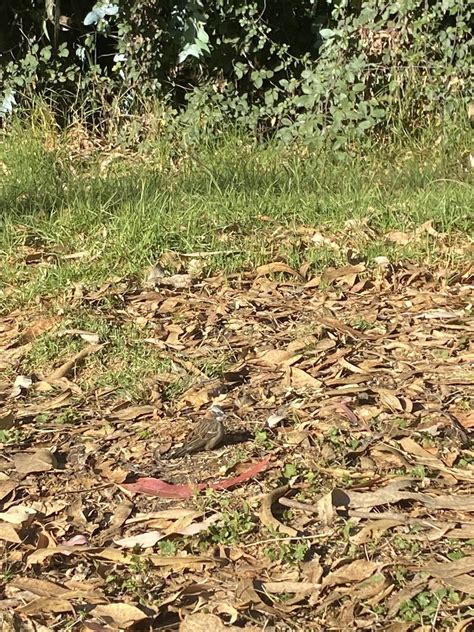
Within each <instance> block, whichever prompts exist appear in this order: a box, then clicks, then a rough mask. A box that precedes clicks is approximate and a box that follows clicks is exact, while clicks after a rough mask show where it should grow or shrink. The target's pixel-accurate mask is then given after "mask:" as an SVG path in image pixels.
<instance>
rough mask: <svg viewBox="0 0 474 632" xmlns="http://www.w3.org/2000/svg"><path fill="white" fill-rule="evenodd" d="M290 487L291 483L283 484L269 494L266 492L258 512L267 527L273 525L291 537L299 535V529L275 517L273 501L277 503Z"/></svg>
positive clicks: (272, 526)
mask: <svg viewBox="0 0 474 632" xmlns="http://www.w3.org/2000/svg"><path fill="white" fill-rule="evenodd" d="M289 488H290V487H289V485H283V487H278V488H277V489H274V490H273V491H271V492H270V493H269V494H265V496H264V497H263V500H262V506H261V508H260V511H259V512H258V515H259V518H260V520H261V521H262V523H263V524H264V525H265V526H266V527H271V528H273V529H275V530H276V531H279V532H281V533H285V534H286V535H288V536H290V537H294V536H296V535H298V531H296V529H293V528H291V527H289V526H288V525H285V524H283V523H281V522H280V521H279V520H277V519H276V518H275V516H274V515H273V513H272V505H273V503H275V502H276V501H277V500H278V499H279V498H281V496H284V495H285V494H286V492H287V491H288V490H289Z"/></svg>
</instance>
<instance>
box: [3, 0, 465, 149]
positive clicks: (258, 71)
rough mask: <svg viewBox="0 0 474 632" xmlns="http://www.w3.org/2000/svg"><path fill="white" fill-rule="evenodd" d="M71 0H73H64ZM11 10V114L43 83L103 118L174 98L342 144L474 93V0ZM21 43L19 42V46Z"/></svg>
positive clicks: (215, 118)
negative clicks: (473, 51)
mask: <svg viewBox="0 0 474 632" xmlns="http://www.w3.org/2000/svg"><path fill="white" fill-rule="evenodd" d="M61 6H62V7H63V11H64V12H66V8H65V7H66V3H64V4H62V5H61ZM15 7H16V8H15V9H13V8H10V10H9V11H8V10H7V9H5V7H4V8H3V9H1V12H3V15H0V18H1V17H3V18H4V20H3V23H2V22H1V21H0V24H3V25H5V26H4V27H3V28H2V27H0V46H1V48H2V50H3V52H2V56H1V57H0V64H1V65H0V81H1V84H2V85H3V88H2V93H1V94H0V116H2V114H3V116H7V115H8V114H9V113H10V112H11V111H12V110H13V109H14V107H15V106H16V105H17V104H20V105H22V104H25V103H28V97H29V96H31V95H32V94H33V93H35V94H38V93H39V94H41V95H43V96H45V97H46V98H48V99H50V102H51V104H52V105H53V106H54V107H55V108H56V109H57V111H58V114H59V115H60V117H61V118H62V119H63V120H65V121H67V120H68V119H69V118H70V116H71V112H77V111H78V110H79V111H80V112H81V113H82V114H83V115H85V117H86V119H87V120H89V121H92V122H96V123H99V124H100V125H102V126H105V125H110V124H112V122H114V121H115V124H116V121H117V119H120V118H121V117H127V116H129V115H130V114H132V113H137V112H143V111H144V109H146V104H147V103H148V104H149V103H150V98H151V99H152V100H153V101H157V100H158V101H160V102H161V103H165V104H167V105H168V106H169V107H170V108H173V109H174V110H176V111H177V112H179V119H175V120H179V121H182V122H185V123H186V125H187V128H188V129H189V130H191V132H193V133H194V134H195V136H197V137H199V136H200V135H201V134H202V132H203V131H204V132H207V131H209V129H213V128H215V127H216V126H219V125H222V124H228V123H229V122H232V123H233V124H236V125H238V126H243V127H247V128H249V129H252V130H259V131H261V132H262V133H272V134H273V133H276V134H277V135H278V136H279V137H280V138H281V139H283V140H285V141H291V140H292V139H294V138H298V139H302V140H303V141H305V142H308V143H319V142H321V140H325V139H328V140H329V141H331V142H332V143H333V144H334V145H335V147H340V146H342V145H344V144H345V143H346V142H347V141H348V140H351V139H354V138H360V137H364V136H365V135H367V134H368V133H372V132H379V131H383V130H384V129H385V128H386V127H387V125H388V124H390V125H391V126H393V125H403V126H410V127H412V128H414V127H417V126H420V125H421V126H423V125H425V123H426V120H427V117H446V116H448V115H451V114H452V113H453V111H454V110H455V108H457V107H458V105H459V102H460V100H462V99H467V96H468V95H469V94H470V93H472V87H473V86H472V79H471V78H470V77H471V76H472V73H471V70H472V62H473V58H472V50H473V49H472V45H473V43H474V42H473V36H472V34H471V30H470V24H471V23H472V20H473V17H474V16H473V13H474V9H473V8H472V5H471V4H470V3H469V2H467V1H466V0H439V1H433V0H427V2H425V3H419V2H416V1H414V0H391V1H390V2H386V1H384V2H382V1H381V0H366V1H358V2H357V1H354V2H350V1H349V0H339V1H335V2H329V1H328V2H319V3H315V2H314V1H313V0H299V1H296V0H272V1H271V2H269V1H268V0H254V1H253V2H249V1H247V0H233V1H232V0H191V1H189V0H187V1H186V0H172V1H170V0H167V1H163V2H159V3H158V2H155V1H153V0H134V1H132V2H130V1H128V0H117V1H116V3H115V4H113V3H112V2H106V1H105V0H103V1H101V2H98V3H97V4H95V5H92V3H91V2H87V1H85V0H76V2H72V1H71V2H70V3H69V9H68V13H69V14H68V15H62V14H60V12H59V2H57V1H56V0H46V2H45V4H43V3H42V2H41V3H40V2H37V1H35V0H30V2H27V0H21V1H20V2H17V3H15ZM7 51H8V52H7Z"/></svg>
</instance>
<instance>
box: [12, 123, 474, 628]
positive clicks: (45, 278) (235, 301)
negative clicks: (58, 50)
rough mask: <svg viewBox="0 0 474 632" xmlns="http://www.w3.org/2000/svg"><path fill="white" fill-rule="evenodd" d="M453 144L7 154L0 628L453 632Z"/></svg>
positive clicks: (459, 278)
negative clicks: (215, 418) (184, 449)
mask: <svg viewBox="0 0 474 632" xmlns="http://www.w3.org/2000/svg"><path fill="white" fill-rule="evenodd" d="M468 132H469V126H468V121H467V117H464V119H460V121H459V122H458V123H457V125H452V126H450V127H447V126H444V127H439V128H436V129H435V128H430V129H427V130H426V132H425V133H424V134H421V135H419V136H418V137H417V138H415V139H411V140H407V139H400V138H399V139H397V138H396V137H394V138H393V139H392V141H391V142H386V141H385V142H382V141H379V142H378V143H377V144H372V145H371V144H369V143H368V142H367V144H366V145H365V146H364V147H363V148H361V147H360V146H359V147H357V148H355V147H354V149H353V151H352V152H348V153H346V154H344V155H334V153H333V152H332V150H327V151H323V150H320V151H318V152H313V153H312V152H310V151H309V150H308V149H307V148H304V147H298V146H292V147H286V148H283V147H281V146H279V145H277V144H273V143H272V142H271V141H266V142H259V141H257V140H251V139H249V138H247V137H245V136H242V135H239V134H237V133H235V132H232V133H226V134H222V135H221V136H219V137H217V138H212V139H210V140H208V141H207V142H206V143H203V144H201V145H200V146H195V145H193V146H189V145H186V143H184V142H181V143H175V142H172V141H171V140H166V139H163V138H158V140H157V137H156V136H153V135H150V136H149V137H147V138H146V139H144V140H143V142H142V143H141V144H140V145H139V146H138V147H134V148H133V151H132V150H129V149H127V148H124V147H120V146H110V145H108V144H106V143H105V142H104V141H101V140H100V139H98V138H97V137H95V136H91V135H90V134H88V133H87V131H86V129H85V128H83V127H79V126H74V127H71V128H69V129H68V130H66V131H60V130H58V128H57V127H56V125H55V123H54V122H53V121H52V119H51V118H49V117H48V115H47V114H46V112H45V110H38V111H37V112H36V114H35V116H33V117H30V118H29V120H28V122H26V121H25V120H23V121H20V120H17V121H16V122H14V123H12V125H11V126H9V128H8V129H7V130H5V132H4V135H3V137H2V143H1V145H0V170H1V171H2V174H3V176H2V186H1V219H2V223H1V231H0V250H1V257H2V266H1V269H0V284H1V285H0V308H1V319H0V350H1V352H0V371H1V378H0V445H1V454H0V464H1V473H0V503H1V513H0V545H1V550H2V558H1V559H2V564H1V591H2V600H1V602H0V604H1V605H0V618H1V620H2V624H3V626H4V628H5V629H37V630H42V629H43V630H44V629H48V630H49V629H58V630H68V629H70V630H107V629H135V630H148V629H178V628H180V629H182V630H190V629H193V630H196V629H203V626H206V627H209V626H214V627H215V628H217V629H242V628H245V629H255V630H263V629H265V630H269V629H274V630H303V629H304V630H311V629H314V630H326V629H327V630H338V629H347V628H348V627H352V628H355V629H380V630H393V631H395V630H397V631H399V630H426V629H436V630H444V629H446V630H448V629H449V630H458V631H461V630H468V629H469V626H470V625H471V622H472V621H473V620H474V610H473V608H472V596H473V593H474V588H473V579H472V572H473V570H474V552H473V548H472V547H473V543H474V530H473V527H472V522H473V513H474V504H473V496H472V485H473V477H474V471H473V465H472V463H473V451H472V427H473V424H474V419H473V395H474V386H473V384H474V380H473V378H474V375H473V364H472V363H473V327H474V319H473V314H472V298H473V294H472V287H473V278H474V277H473V267H472V239H471V235H472V208H473V195H472V183H471V175H470V171H469V165H468V163H467V162H466V158H467V156H468V154H469V133H468ZM212 406H217V407H218V408H219V409H220V410H221V411H222V412H223V413H224V424H225V427H226V436H225V439H224V441H223V444H222V445H221V446H219V447H218V448H216V449H215V450H212V451H207V452H206V451H205V452H199V453H196V454H191V455H185V456H183V457H180V458H170V456H171V455H172V450H173V448H174V446H176V445H179V444H180V443H181V442H182V441H183V439H184V438H185V437H186V435H187V433H188V432H189V431H190V430H192V429H193V428H194V427H195V426H196V424H197V423H199V422H200V421H202V419H203V418H205V416H206V415H208V414H209V410H210V408H211V407H212ZM199 626H201V627H199Z"/></svg>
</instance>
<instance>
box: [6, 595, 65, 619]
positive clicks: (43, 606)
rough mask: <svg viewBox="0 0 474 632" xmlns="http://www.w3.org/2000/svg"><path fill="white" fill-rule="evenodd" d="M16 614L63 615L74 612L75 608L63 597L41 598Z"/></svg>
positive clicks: (18, 610)
mask: <svg viewBox="0 0 474 632" xmlns="http://www.w3.org/2000/svg"><path fill="white" fill-rule="evenodd" d="M16 612H19V613H21V614H22V615H35V614H46V613H50V612H51V613H53V614H62V613H63V612H74V607H73V605H72V604H71V602H70V601H68V600H67V599H63V598H61V597H40V598H39V599H35V600H34V601H30V603H28V604H26V606H21V607H20V608H17V609H16Z"/></svg>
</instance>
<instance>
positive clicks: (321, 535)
mask: <svg viewBox="0 0 474 632" xmlns="http://www.w3.org/2000/svg"><path fill="white" fill-rule="evenodd" d="M330 535H332V533H319V534H318V535H300V536H296V537H294V538H291V537H288V538H268V540H259V541H258V542H251V543H250V544H244V545H242V547H241V548H242V549H248V548H250V547H252V546H259V545H260V544H269V543H270V542H294V541H295V540H296V541H298V540H319V538H327V537H329V536H330Z"/></svg>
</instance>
